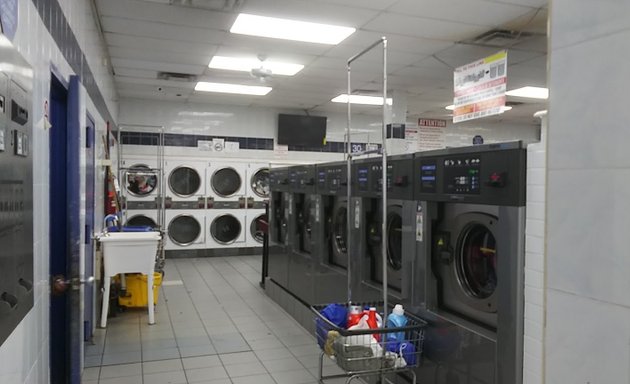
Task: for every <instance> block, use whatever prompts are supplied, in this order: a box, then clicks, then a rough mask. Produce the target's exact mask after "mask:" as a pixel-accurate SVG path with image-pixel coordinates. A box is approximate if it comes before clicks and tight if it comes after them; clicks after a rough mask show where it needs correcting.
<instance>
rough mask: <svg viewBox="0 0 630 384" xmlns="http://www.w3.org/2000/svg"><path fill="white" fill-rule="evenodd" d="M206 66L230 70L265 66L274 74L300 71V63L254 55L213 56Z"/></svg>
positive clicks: (301, 66) (290, 74) (292, 73)
mask: <svg viewBox="0 0 630 384" xmlns="http://www.w3.org/2000/svg"><path fill="white" fill-rule="evenodd" d="M208 67H210V68H214V69H227V70H231V71H243V72H250V71H251V70H252V69H254V68H260V67H262V68H265V69H268V70H270V71H271V73H272V74H274V75H285V76H293V75H295V74H296V73H298V72H300V71H301V70H302V68H304V66H303V65H302V64H291V63H280V62H277V61H260V60H259V59H257V58H255V57H251V58H248V57H226V56H214V57H213V58H212V60H210V64H208Z"/></svg>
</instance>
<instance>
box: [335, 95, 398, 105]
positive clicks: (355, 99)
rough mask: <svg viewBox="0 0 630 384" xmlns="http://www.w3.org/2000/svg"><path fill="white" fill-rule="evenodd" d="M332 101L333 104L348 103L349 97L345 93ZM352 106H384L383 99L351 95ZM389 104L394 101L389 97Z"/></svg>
mask: <svg viewBox="0 0 630 384" xmlns="http://www.w3.org/2000/svg"><path fill="white" fill-rule="evenodd" d="M330 101H332V102H333V103H347V102H348V95H347V94H345V93H343V94H341V95H339V96H337V97H335V98H334V99H332V100H330ZM350 104H365V105H383V98H382V97H378V96H364V95H350ZM387 104H388V105H392V99H391V98H389V97H388V98H387Z"/></svg>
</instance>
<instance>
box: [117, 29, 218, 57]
mask: <svg viewBox="0 0 630 384" xmlns="http://www.w3.org/2000/svg"><path fill="white" fill-rule="evenodd" d="M105 40H106V41H107V44H108V45H109V46H111V47H123V48H133V49H148V50H154V51H167V52H178V53H185V54H190V53H197V54H201V53H203V54H206V55H209V56H210V55H213V54H214V52H215V51H216V49H217V47H218V45H215V44H205V43H194V42H186V41H176V42H175V41H173V40H168V39H154V38H151V37H140V36H133V35H123V34H120V33H105Z"/></svg>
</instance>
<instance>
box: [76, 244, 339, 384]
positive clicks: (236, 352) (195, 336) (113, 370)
mask: <svg viewBox="0 0 630 384" xmlns="http://www.w3.org/2000/svg"><path fill="white" fill-rule="evenodd" d="M260 268H261V261H260V256H238V257H227V258H202V259H176V260H167V266H166V274H165V279H164V284H163V285H162V288H161V291H160V297H159V301H158V305H157V308H156V324H155V325H148V324H147V314H146V311H139V310H138V311H136V310H134V311H127V312H125V313H122V314H120V315H118V316H117V317H114V318H110V319H109V320H108V323H107V329H98V330H97V332H96V337H95V344H94V345H89V346H87V347H86V367H87V368H86V369H85V371H84V374H83V383H85V384H96V383H100V384H149V383H150V384H164V383H171V384H183V383H200V384H201V383H208V384H210V383H211V384H224V383H232V384H267V383H269V384H273V383H276V384H303V383H304V384H310V383H315V382H316V378H315V376H316V374H317V364H318V354H319V351H318V348H317V344H316V341H315V339H314V338H313V337H312V336H310V335H309V334H308V333H307V332H306V331H305V330H304V329H303V328H302V327H301V326H300V325H299V324H298V323H297V322H296V321H294V320H293V319H292V318H291V317H290V316H289V315H287V314H286V312H284V311H283V309H282V308H280V306H278V305H277V304H276V303H274V302H273V301H272V300H270V299H269V298H268V297H267V296H266V294H265V292H264V291H263V290H262V289H261V288H260V287H259V285H258V282H259V281H260ZM326 360H327V359H326ZM339 372H340V371H339V370H338V369H337V368H336V367H335V366H334V365H333V364H332V363H331V362H330V361H327V363H326V364H325V373H326V374H332V373H339ZM343 382H345V381H344V380H342V379H336V380H328V381H327V383H331V384H337V383H343Z"/></svg>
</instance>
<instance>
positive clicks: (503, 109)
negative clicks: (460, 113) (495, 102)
mask: <svg viewBox="0 0 630 384" xmlns="http://www.w3.org/2000/svg"><path fill="white" fill-rule="evenodd" d="M444 109H448V110H449V111H454V110H455V105H452V104H451V105H447V106H446V107H444ZM511 109H512V106H510V105H504V106H503V107H501V111H502V112H506V111H509V110H511Z"/></svg>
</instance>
